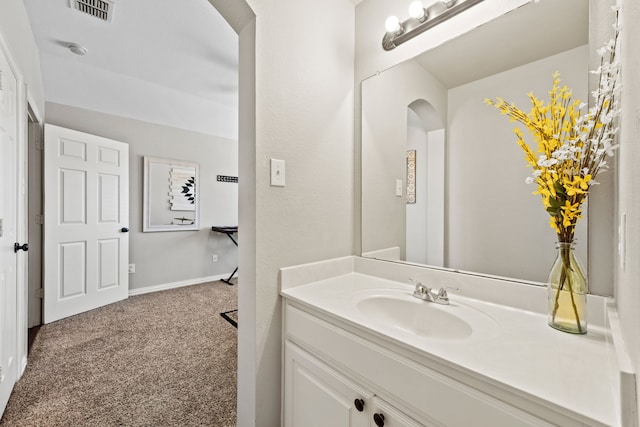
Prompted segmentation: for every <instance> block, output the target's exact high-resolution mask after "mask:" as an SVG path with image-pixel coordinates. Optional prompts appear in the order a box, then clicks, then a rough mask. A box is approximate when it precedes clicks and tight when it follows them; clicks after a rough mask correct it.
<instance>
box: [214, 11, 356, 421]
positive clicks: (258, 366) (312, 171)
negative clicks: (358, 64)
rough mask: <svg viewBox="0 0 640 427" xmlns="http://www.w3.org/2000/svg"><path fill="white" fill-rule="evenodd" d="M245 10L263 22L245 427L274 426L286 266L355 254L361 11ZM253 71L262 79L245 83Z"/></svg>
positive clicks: (245, 113) (243, 378) (243, 352)
mask: <svg viewBox="0 0 640 427" xmlns="http://www.w3.org/2000/svg"><path fill="white" fill-rule="evenodd" d="M212 3H213V4H217V3H228V2H216V1H212ZM248 3H249V5H250V6H251V8H252V9H253V12H254V13H255V15H256V20H255V33H254V32H253V31H254V30H253V28H254V27H253V24H252V23H251V19H250V17H249V22H247V23H246V24H245V26H243V27H242V28H243V29H242V30H241V33H240V50H241V52H240V64H241V65H240V68H241V71H240V72H241V78H240V111H241V119H240V152H241V157H240V180H241V182H244V181H243V180H245V179H246V180H247V181H246V186H245V184H244V183H243V184H241V205H240V209H241V212H240V227H241V230H244V229H246V230H254V229H255V234H254V235H255V246H254V250H252V249H251V243H252V242H250V241H248V242H247V243H248V244H247V245H245V244H244V243H243V242H244V241H243V237H242V231H241V234H240V238H241V240H240V247H241V249H240V251H241V252H240V268H241V276H240V279H239V298H240V312H239V315H240V318H239V319H240V331H239V350H240V351H239V359H238V363H239V367H238V370H239V383H238V425H239V426H253V425H256V426H265V427H271V426H278V425H280V374H281V369H280V368H281V364H280V363H281V362H280V361H281V325H282V321H281V304H280V297H279V289H278V272H279V269H280V268H281V267H284V266H288V265H296V264H300V263H305V262H309V261H317V260H321V259H326V258H333V257H337V256H344V255H349V254H351V253H352V242H353V199H354V193H353V184H352V180H353V120H354V116H353V100H354V98H353V73H354V64H353V57H354V31H353V25H354V24H353V23H354V6H353V3H351V2H350V1H349V0H327V1H322V2H318V1H310V0H281V1H278V2H266V1H259V0H251V1H249V2H248ZM224 7H228V6H223V7H222V8H221V9H219V10H220V12H221V13H223V15H225V16H227V15H226V14H225V12H224V10H225V9H224ZM238 13H240V14H241V15H242V14H244V16H246V13H245V12H243V11H239V12H238ZM234 28H235V27H234ZM254 34H255V39H254V38H253V35H254ZM251 40H255V62H253V61H252V58H251V55H250V52H245V50H250V49H251ZM245 54H246V56H245ZM253 66H254V67H255V82H254V83H252V82H251V76H249V75H243V73H244V71H243V67H246V68H248V69H250V68H252V67H253ZM246 68H245V70H246ZM247 74H250V72H249V71H247ZM254 84H255V86H253V85H254ZM253 88H255V92H253V90H252V89H253ZM253 96H255V109H253V108H252V105H251V100H252V98H253ZM245 102H246V103H245ZM245 107H246V109H244V108H245ZM254 115H255V133H254V130H253V129H252V128H251V123H250V121H251V120H250V119H251V118H252V117H253V116H254ZM245 119H248V122H243V120H245ZM243 123H245V124H246V125H248V126H247V128H245V126H244V125H243ZM252 139H253V140H254V141H255V145H252V144H251V143H252V142H253V141H252ZM245 143H247V144H249V145H247V146H245V145H244V144H245ZM269 158H279V159H283V160H285V161H286V179H287V185H286V187H270V186H269V176H270V171H269ZM252 184H253V185H252ZM251 208H254V209H253V211H251ZM245 209H247V211H245ZM249 237H250V235H249ZM243 247H245V248H247V251H246V252H243V249H242V248H243ZM254 266H255V267H254ZM244 322H246V323H244ZM247 323H248V325H247V326H246V328H245V327H243V326H242V325H243V324H247ZM254 325H255V329H254ZM254 372H255V375H252V373H254Z"/></svg>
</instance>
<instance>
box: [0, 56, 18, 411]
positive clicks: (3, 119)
mask: <svg viewBox="0 0 640 427" xmlns="http://www.w3.org/2000/svg"><path fill="white" fill-rule="evenodd" d="M16 90H17V80H16V77H15V75H14V74H13V72H12V71H11V68H10V67H9V64H8V61H7V59H6V57H5V56H4V53H3V51H2V47H1V46H0V415H1V414H2V412H4V408H5V406H6V404H7V401H8V400H9V395H10V394H11V390H13V385H14V384H15V382H16V380H17V377H18V374H19V372H18V360H17V356H18V318H17V316H18V313H17V306H18V286H17V285H18V284H17V280H16V266H17V257H16V253H15V252H14V250H13V244H14V243H16V242H17V240H16V239H17V201H18V193H17V188H18V179H17V178H18V175H17V173H18V172H17V164H18V158H17V135H18V132H17V130H18V118H17V115H16V108H15V106H16V100H17V98H16V93H17V92H16Z"/></svg>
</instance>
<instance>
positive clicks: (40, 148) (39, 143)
mask: <svg viewBox="0 0 640 427" xmlns="http://www.w3.org/2000/svg"><path fill="white" fill-rule="evenodd" d="M35 147H36V150H38V151H43V150H44V141H42V140H39V141H36V142H35Z"/></svg>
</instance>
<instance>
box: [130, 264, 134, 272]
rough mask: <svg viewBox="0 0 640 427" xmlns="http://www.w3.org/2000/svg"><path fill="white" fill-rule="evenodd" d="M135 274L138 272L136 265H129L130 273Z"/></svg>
mask: <svg viewBox="0 0 640 427" xmlns="http://www.w3.org/2000/svg"><path fill="white" fill-rule="evenodd" d="M135 272H136V265H135V264H129V273H135Z"/></svg>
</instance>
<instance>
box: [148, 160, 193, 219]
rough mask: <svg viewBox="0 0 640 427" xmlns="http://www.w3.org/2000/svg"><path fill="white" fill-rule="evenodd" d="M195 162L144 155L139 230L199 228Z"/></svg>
mask: <svg viewBox="0 0 640 427" xmlns="http://www.w3.org/2000/svg"><path fill="white" fill-rule="evenodd" d="M198 186H199V167H198V164H197V163H194V162H188V161H182V160H170V159H161V158H158V157H149V156H145V157H144V203H143V224H142V225H143V226H142V231H144V232H150V231H183V230H198V229H199V215H198V208H199V202H198V199H199V192H198Z"/></svg>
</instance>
